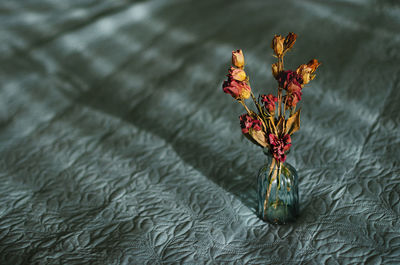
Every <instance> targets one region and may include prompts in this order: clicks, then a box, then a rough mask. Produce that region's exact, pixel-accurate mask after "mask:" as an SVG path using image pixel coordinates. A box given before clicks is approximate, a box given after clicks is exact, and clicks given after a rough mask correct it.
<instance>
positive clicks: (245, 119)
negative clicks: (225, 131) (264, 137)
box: [239, 114, 262, 134]
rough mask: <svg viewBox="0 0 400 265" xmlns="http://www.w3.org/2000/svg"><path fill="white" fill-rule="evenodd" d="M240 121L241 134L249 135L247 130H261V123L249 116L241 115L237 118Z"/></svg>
mask: <svg viewBox="0 0 400 265" xmlns="http://www.w3.org/2000/svg"><path fill="white" fill-rule="evenodd" d="M239 119H240V127H241V128H242V132H243V133H245V134H246V133H249V130H251V129H252V130H255V131H260V130H261V126H262V124H261V121H259V120H258V119H253V118H252V117H251V116H250V115H249V114H243V115H241V116H240V117H239Z"/></svg>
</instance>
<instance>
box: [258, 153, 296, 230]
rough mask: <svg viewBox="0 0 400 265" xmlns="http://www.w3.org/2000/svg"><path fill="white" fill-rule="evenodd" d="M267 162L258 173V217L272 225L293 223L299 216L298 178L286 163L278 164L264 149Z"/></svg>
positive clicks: (292, 168) (291, 167) (294, 170)
mask: <svg viewBox="0 0 400 265" xmlns="http://www.w3.org/2000/svg"><path fill="white" fill-rule="evenodd" d="M264 154H266V156H267V161H266V163H265V165H264V166H263V167H261V168H260V171H259V173H258V179H257V182H258V215H259V217H260V218H261V219H262V220H264V221H268V222H270V223H273V224H285V223H288V222H291V221H294V220H295V219H296V217H297V216H298V214H299V192H298V176H297V172H296V169H295V168H294V167H293V166H292V165H290V164H289V163H287V162H283V163H282V162H278V161H277V160H276V159H275V158H273V157H272V156H271V154H270V153H269V150H268V149H264Z"/></svg>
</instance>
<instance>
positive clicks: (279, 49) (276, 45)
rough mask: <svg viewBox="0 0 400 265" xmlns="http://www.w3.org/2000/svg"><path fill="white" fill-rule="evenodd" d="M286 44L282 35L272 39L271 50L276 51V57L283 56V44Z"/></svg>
mask: <svg viewBox="0 0 400 265" xmlns="http://www.w3.org/2000/svg"><path fill="white" fill-rule="evenodd" d="M284 42H285V38H283V37H282V36H281V35H275V37H274V38H273V39H272V43H271V48H272V49H273V50H274V53H275V54H276V56H281V55H282V54H283V43H284Z"/></svg>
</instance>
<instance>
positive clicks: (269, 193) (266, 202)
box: [263, 158, 277, 219]
mask: <svg viewBox="0 0 400 265" xmlns="http://www.w3.org/2000/svg"><path fill="white" fill-rule="evenodd" d="M275 163H276V161H275V158H273V159H272V163H271V166H270V168H269V174H268V179H269V182H268V190H267V193H266V194H265V200H264V216H263V219H264V218H265V213H266V211H267V208H268V200H269V196H270V195H271V188H272V182H273V181H274V180H275V179H276V171H277V169H276V166H275ZM271 173H272V177H271Z"/></svg>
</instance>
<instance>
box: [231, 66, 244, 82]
mask: <svg viewBox="0 0 400 265" xmlns="http://www.w3.org/2000/svg"><path fill="white" fill-rule="evenodd" d="M229 75H230V76H231V77H232V78H233V79H235V80H237V81H244V80H246V77H247V76H246V72H245V71H243V70H242V69H239V68H235V67H231V69H229Z"/></svg>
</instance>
